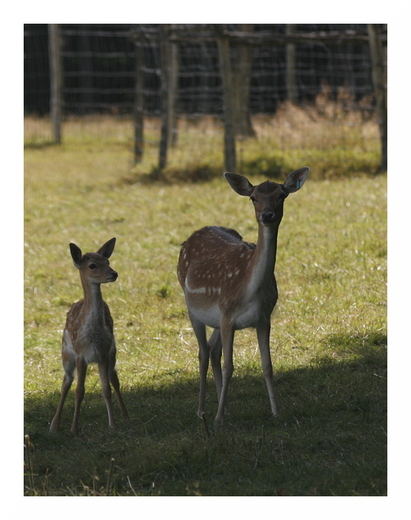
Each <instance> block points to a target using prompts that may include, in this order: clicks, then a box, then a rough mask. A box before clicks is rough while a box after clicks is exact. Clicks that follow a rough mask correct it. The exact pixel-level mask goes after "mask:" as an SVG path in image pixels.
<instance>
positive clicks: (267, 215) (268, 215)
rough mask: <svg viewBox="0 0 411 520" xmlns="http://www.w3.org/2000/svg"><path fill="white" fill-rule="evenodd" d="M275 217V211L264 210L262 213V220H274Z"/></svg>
mask: <svg viewBox="0 0 411 520" xmlns="http://www.w3.org/2000/svg"><path fill="white" fill-rule="evenodd" d="M274 218H275V213H274V211H263V212H262V213H261V220H262V221H263V222H272V221H273V220H274Z"/></svg>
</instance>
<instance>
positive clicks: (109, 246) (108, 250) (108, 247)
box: [97, 238, 116, 258]
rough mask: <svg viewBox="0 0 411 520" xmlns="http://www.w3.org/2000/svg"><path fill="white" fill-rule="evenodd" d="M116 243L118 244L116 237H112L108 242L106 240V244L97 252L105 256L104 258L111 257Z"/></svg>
mask: <svg viewBox="0 0 411 520" xmlns="http://www.w3.org/2000/svg"><path fill="white" fill-rule="evenodd" d="M115 245H116V239H115V238H111V239H110V240H109V241H108V242H106V243H105V244H104V246H101V247H100V249H99V250H98V251H97V253H98V254H99V255H101V256H104V258H110V256H111V254H112V252H113V250H114V246H115Z"/></svg>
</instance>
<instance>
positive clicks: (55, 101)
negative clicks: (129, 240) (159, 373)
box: [48, 24, 63, 144]
mask: <svg viewBox="0 0 411 520" xmlns="http://www.w3.org/2000/svg"><path fill="white" fill-rule="evenodd" d="M48 34H49V56H50V119H51V130H52V141H53V143H55V144H60V143H61V110H62V105H63V103H62V85H63V81H62V72H63V68H62V63H61V52H60V51H61V39H60V28H59V26H58V24H49V26H48Z"/></svg>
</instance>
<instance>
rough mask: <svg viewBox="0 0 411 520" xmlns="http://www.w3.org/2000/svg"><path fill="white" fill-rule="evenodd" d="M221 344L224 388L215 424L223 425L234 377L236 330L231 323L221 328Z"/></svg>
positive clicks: (224, 324)
mask: <svg viewBox="0 0 411 520" xmlns="http://www.w3.org/2000/svg"><path fill="white" fill-rule="evenodd" d="M220 334H221V344H222V350H223V356H224V363H223V373H222V387H221V395H220V400H219V402H218V410H217V415H216V416H215V422H216V423H220V424H222V422H223V417H224V412H225V409H226V402H227V392H228V385H229V384H230V380H231V376H232V375H233V371H234V365H233V342H234V329H233V327H232V326H231V324H230V323H222V325H221V328H220Z"/></svg>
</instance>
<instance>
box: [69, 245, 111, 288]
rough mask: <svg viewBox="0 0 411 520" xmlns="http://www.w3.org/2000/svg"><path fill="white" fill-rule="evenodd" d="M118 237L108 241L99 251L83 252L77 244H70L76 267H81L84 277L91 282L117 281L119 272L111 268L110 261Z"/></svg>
mask: <svg viewBox="0 0 411 520" xmlns="http://www.w3.org/2000/svg"><path fill="white" fill-rule="evenodd" d="M115 244H116V239H115V238H112V239H110V240H109V241H108V242H106V243H105V244H104V245H103V246H102V247H101V248H100V249H99V250H98V251H97V253H85V254H84V255H83V253H82V252H81V249H80V248H79V247H78V246H76V244H73V243H71V244H70V252H71V257H72V258H73V262H74V265H75V267H77V269H79V271H80V276H81V278H82V279H87V281H88V282H89V283H97V284H100V283H108V282H115V281H116V280H117V277H118V274H117V273H116V271H114V270H113V269H111V267H110V262H109V261H108V259H109V257H110V256H111V254H112V252H113V250H114V246H115Z"/></svg>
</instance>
